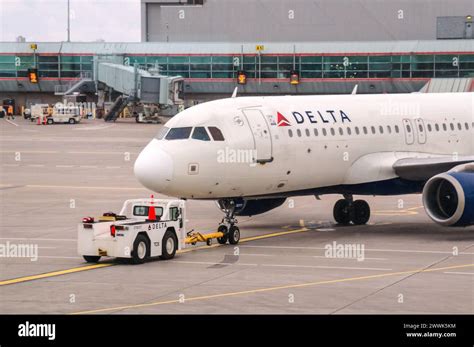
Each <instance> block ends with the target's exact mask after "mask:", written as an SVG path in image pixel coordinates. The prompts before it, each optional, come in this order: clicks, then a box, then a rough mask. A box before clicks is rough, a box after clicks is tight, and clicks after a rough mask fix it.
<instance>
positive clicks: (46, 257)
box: [38, 255, 83, 259]
mask: <svg viewBox="0 0 474 347" xmlns="http://www.w3.org/2000/svg"><path fill="white" fill-rule="evenodd" d="M38 258H40V259H43V258H45V259H83V258H82V257H61V256H55V255H40V256H39V257H38Z"/></svg>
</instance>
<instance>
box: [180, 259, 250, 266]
mask: <svg viewBox="0 0 474 347" xmlns="http://www.w3.org/2000/svg"><path fill="white" fill-rule="evenodd" d="M173 263H181V264H198V265H239V266H259V264H248V263H216V262H213V261H184V260H173Z"/></svg>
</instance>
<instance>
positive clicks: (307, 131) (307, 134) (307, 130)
mask: <svg viewBox="0 0 474 347" xmlns="http://www.w3.org/2000/svg"><path fill="white" fill-rule="evenodd" d="M305 132H306V136H308V137H309V136H310V135H311V134H310V133H309V129H306V131H305Z"/></svg>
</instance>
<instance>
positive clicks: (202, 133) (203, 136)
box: [191, 127, 211, 141]
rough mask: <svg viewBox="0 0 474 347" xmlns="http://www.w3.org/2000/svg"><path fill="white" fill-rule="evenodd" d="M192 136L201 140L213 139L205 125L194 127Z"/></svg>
mask: <svg viewBox="0 0 474 347" xmlns="http://www.w3.org/2000/svg"><path fill="white" fill-rule="evenodd" d="M191 138H192V139H194V140H200V141H211V138H210V137H209V135H208V134H207V131H206V128H204V127H196V128H194V131H193V135H192V136H191Z"/></svg>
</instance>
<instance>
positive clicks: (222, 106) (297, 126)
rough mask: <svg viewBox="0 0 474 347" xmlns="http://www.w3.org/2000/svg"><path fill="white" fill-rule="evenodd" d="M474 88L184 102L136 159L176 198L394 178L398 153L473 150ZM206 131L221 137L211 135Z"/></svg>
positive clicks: (156, 187)
mask: <svg viewBox="0 0 474 347" xmlns="http://www.w3.org/2000/svg"><path fill="white" fill-rule="evenodd" d="M473 110H474V93H445V94H418V93H414V94H392V95H388V94H382V95H332V96H283V97H279V96H272V97H238V98H231V99H223V100H218V101H212V102H208V103H204V104H201V105H197V106H194V107H192V108H189V109H187V110H185V111H183V112H181V113H179V114H178V115H176V116H175V117H174V118H172V119H171V120H170V121H169V122H168V123H167V124H166V128H181V127H183V128H186V127H193V129H194V128H196V127H205V129H206V131H207V133H208V135H209V137H210V141H203V140H199V139H193V138H186V139H175V140H167V139H166V137H165V138H164V139H153V140H152V141H151V142H150V143H149V144H148V146H147V147H146V148H145V149H144V150H143V151H142V153H141V154H140V156H139V158H138V159H137V161H136V164H135V174H136V176H137V178H138V179H139V181H140V182H141V183H142V184H143V185H145V186H146V187H147V188H149V189H151V190H153V191H155V192H158V193H162V194H166V195H170V196H177V197H180V198H195V199H218V198H227V197H257V196H275V195H279V194H281V195H283V196H289V195H291V193H292V192H298V191H306V190H311V189H315V188H321V187H332V186H339V185H358V184H363V183H371V182H379V181H385V180H390V179H395V178H397V176H396V174H395V173H394V170H393V169H392V164H393V163H394V162H395V161H396V160H397V159H401V158H411V157H414V158H424V157H437V156H446V155H452V156H453V157H456V156H463V155H473V154H474V150H473V148H474V139H473V137H474V135H473V134H474V130H473V127H474V115H473ZM209 127H217V128H219V129H220V130H221V132H222V134H223V136H224V139H225V140H224V141H214V140H212V137H211V136H210V135H211V134H209V133H210V131H209Z"/></svg>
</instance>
